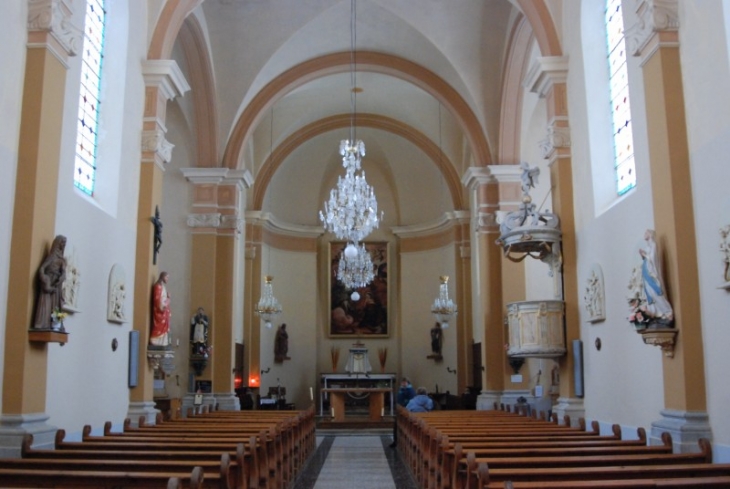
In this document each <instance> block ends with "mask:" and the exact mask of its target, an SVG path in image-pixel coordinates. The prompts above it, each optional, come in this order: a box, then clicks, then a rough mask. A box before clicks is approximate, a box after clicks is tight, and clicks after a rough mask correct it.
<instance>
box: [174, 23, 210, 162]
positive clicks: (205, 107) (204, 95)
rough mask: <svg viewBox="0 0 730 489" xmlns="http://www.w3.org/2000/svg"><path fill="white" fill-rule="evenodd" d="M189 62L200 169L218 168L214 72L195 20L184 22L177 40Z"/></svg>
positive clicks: (200, 30) (202, 35)
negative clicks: (213, 101)
mask: <svg viewBox="0 0 730 489" xmlns="http://www.w3.org/2000/svg"><path fill="white" fill-rule="evenodd" d="M178 39H179V41H180V46H181V47H182V50H183V53H184V56H185V60H186V61H187V64H188V68H189V70H188V71H189V73H188V76H189V77H190V80H189V82H190V86H191V87H192V90H191V91H190V95H191V96H192V97H193V110H194V111H195V120H196V124H195V131H196V146H197V166H200V167H208V168H210V167H216V166H218V114H217V110H216V108H217V104H213V103H210V101H211V100H215V99H216V95H215V82H214V80H213V68H212V63H211V59H210V53H209V52H208V48H207V44H206V42H205V36H204V34H203V29H202V27H201V25H200V22H199V21H198V19H197V18H196V17H195V16H192V15H191V16H189V17H188V18H187V19H185V22H184V23H183V25H182V27H181V28H180V33H179V37H178Z"/></svg>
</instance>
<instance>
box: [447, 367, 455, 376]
mask: <svg viewBox="0 0 730 489" xmlns="http://www.w3.org/2000/svg"><path fill="white" fill-rule="evenodd" d="M446 371H447V372H449V373H450V374H456V369H453V370H452V369H451V367H446Z"/></svg>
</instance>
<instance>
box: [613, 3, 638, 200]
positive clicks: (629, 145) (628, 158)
mask: <svg viewBox="0 0 730 489" xmlns="http://www.w3.org/2000/svg"><path fill="white" fill-rule="evenodd" d="M606 34H607V35H606V38H607V41H608V68H609V79H610V83H609V88H610V96H611V114H612V123H613V124H612V125H613V145H614V167H615V170H616V191H617V192H618V194H619V195H621V194H624V193H626V192H628V191H629V190H631V189H632V188H634V187H635V186H636V169H635V168H634V166H635V165H634V135H633V132H632V129H631V101H630V98H629V80H628V73H627V70H626V38H625V37H624V17H623V12H622V10H621V0H607V1H606Z"/></svg>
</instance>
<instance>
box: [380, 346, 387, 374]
mask: <svg viewBox="0 0 730 489" xmlns="http://www.w3.org/2000/svg"><path fill="white" fill-rule="evenodd" d="M387 358H388V349H387V348H378V360H379V361H380V371H381V372H385V361H386V360H387Z"/></svg>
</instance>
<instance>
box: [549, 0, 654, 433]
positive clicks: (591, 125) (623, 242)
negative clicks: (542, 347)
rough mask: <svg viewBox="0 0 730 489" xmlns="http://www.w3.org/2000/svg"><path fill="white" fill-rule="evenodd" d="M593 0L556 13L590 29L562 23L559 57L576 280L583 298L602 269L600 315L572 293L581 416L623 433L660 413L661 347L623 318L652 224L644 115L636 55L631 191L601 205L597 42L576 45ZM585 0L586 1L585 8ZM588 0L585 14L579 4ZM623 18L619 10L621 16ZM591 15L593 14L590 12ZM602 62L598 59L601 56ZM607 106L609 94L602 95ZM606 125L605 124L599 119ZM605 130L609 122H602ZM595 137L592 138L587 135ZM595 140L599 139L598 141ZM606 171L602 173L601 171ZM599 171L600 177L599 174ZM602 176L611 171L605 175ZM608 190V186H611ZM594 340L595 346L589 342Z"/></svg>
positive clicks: (604, 188) (603, 153) (590, 18)
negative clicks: (593, 317) (564, 66)
mask: <svg viewBox="0 0 730 489" xmlns="http://www.w3.org/2000/svg"><path fill="white" fill-rule="evenodd" d="M593 3H594V2H590V1H589V2H580V4H579V3H578V2H566V3H565V4H564V11H563V15H564V16H565V17H566V19H567V18H581V19H582V22H583V23H586V22H592V23H593V24H591V25H590V26H588V27H586V26H585V25H583V28H582V31H581V27H580V26H579V25H577V24H575V23H572V22H564V24H563V25H564V33H563V39H564V40H565V55H567V56H568V57H569V62H570V65H569V74H568V87H569V99H568V103H569V114H570V121H571V141H572V146H571V149H572V154H573V188H574V190H575V201H574V209H575V221H576V226H577V236H576V240H577V243H576V249H577V254H578V269H577V270H578V285H579V293H580V294H581V295H582V292H583V289H584V287H585V280H586V279H587V277H588V274H589V272H590V269H591V267H592V266H593V265H594V264H598V265H600V266H601V268H602V270H603V274H604V281H605V283H604V285H605V291H606V292H605V293H606V310H607V314H606V316H607V317H606V320H605V321H604V322H601V323H597V324H596V325H591V324H590V323H588V322H587V314H586V312H585V309H584V306H583V301H582V298H580V297H579V304H580V309H579V313H580V321H581V339H582V340H583V354H584V360H583V361H584V385H585V397H584V405H585V410H586V418H587V419H597V420H599V421H602V422H606V423H610V424H612V423H619V424H621V425H622V426H623V427H624V428H626V430H627V432H629V433H630V432H632V431H635V428H636V427H638V426H643V427H644V428H647V429H648V428H649V427H650V425H651V422H652V421H656V420H658V419H659V418H660V414H659V411H660V410H661V409H663V407H664V394H663V376H662V366H661V352H660V350H659V349H658V348H655V347H649V346H646V345H644V344H643V343H642V341H641V339H640V337H639V336H638V335H637V334H636V333H635V332H634V331H633V327H632V326H631V325H630V324H629V323H628V321H627V319H626V317H627V315H628V309H627V305H626V299H625V295H626V287H627V284H628V280H629V277H630V274H631V269H632V268H633V266H634V265H635V264H636V263H637V262H638V260H639V255H638V253H637V248H638V245H639V243H640V241H641V238H642V235H643V232H644V230H645V229H647V228H651V227H653V210H652V203H651V188H650V180H649V178H650V176H649V168H648V157H647V150H646V138H645V133H646V130H645V126H646V125H645V120H646V118H645V115H644V113H643V106H644V100H643V87H642V80H641V72H640V67H639V66H638V60H636V59H633V58H632V59H630V60H629V83H630V90H631V98H632V117H633V124H634V138H635V154H636V165H637V179H638V184H637V188H636V189H634V190H632V191H631V192H629V193H628V194H627V195H626V196H625V197H623V198H620V199H619V198H616V197H614V198H613V202H611V203H608V201H607V198H606V195H610V194H611V192H612V191H613V190H612V189H614V188H615V183H614V178H613V175H612V174H611V169H612V168H613V157H612V152H611V151H608V150H607V148H606V147H605V144H603V143H601V137H603V136H601V135H603V134H605V132H606V128H604V127H601V125H600V124H598V126H596V124H597V121H600V120H602V117H601V114H602V113H603V112H602V111H601V109H600V108H599V109H598V110H595V111H594V107H595V106H600V104H599V103H598V102H596V98H597V97H598V96H599V95H600V93H597V90H596V89H595V85H596V83H598V82H597V79H598V77H599V75H600V74H601V72H605V71H606V70H605V69H604V68H602V66H600V65H597V63H596V62H595V58H596V57H598V56H605V55H604V54H602V53H600V52H597V50H598V48H599V47H600V45H601V44H600V42H599V41H598V40H597V39H596V38H593V37H592V38H591V39H589V40H587V41H586V42H585V44H584V45H583V49H582V48H581V45H580V43H581V40H582V38H583V36H585V35H587V34H593V33H595V30H596V29H598V28H600V26H602V17H601V16H602V12H597V11H596V9H595V8H592V7H595V5H592V4H593ZM589 4H590V5H589ZM586 5H588V7H589V11H588V12H583V11H582V10H581V9H582V7H585V6H586ZM625 15H626V14H625ZM597 16H598V17H597ZM603 59H604V60H605V58H603ZM604 95H605V97H606V100H607V101H606V104H608V93H607V92H606V93H605V94H604ZM606 123H608V124H610V121H606ZM608 127H610V126H608ZM595 132H597V133H598V134H599V135H598V136H596V135H595V134H594V133H595ZM599 143H600V144H599ZM607 168H608V170H607ZM601 175H604V176H601ZM606 175H610V177H611V178H608V177H607V176H606ZM614 195H615V191H614ZM596 338H600V339H601V343H602V348H601V350H600V351H598V350H597V349H596V347H595V340H596Z"/></svg>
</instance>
